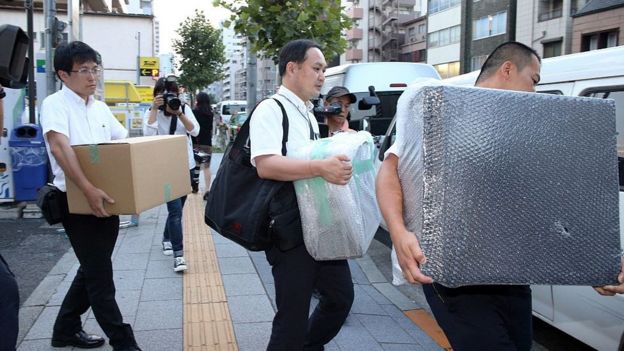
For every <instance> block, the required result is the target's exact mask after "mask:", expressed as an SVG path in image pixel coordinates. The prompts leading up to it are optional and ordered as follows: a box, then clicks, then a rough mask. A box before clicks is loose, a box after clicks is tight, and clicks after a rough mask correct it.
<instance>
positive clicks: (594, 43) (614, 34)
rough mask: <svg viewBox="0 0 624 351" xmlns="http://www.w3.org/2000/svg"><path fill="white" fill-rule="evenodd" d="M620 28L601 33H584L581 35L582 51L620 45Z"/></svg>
mask: <svg viewBox="0 0 624 351" xmlns="http://www.w3.org/2000/svg"><path fill="white" fill-rule="evenodd" d="M619 34H620V33H619V30H618V29H611V30H607V31H604V32H600V33H590V34H583V36H582V37H581V51H591V50H598V49H604V48H610V47H614V46H618V36H619Z"/></svg>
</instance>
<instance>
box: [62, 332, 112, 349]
mask: <svg viewBox="0 0 624 351" xmlns="http://www.w3.org/2000/svg"><path fill="white" fill-rule="evenodd" d="M102 345H104V338H103V337H101V336H97V335H90V334H87V333H86V332H85V331H84V330H81V331H79V332H77V333H76V334H74V335H73V336H71V337H69V338H68V337H54V336H53V337H52V346H53V347H65V346H73V347H77V348H79V349H92V348H95V347H100V346H102Z"/></svg>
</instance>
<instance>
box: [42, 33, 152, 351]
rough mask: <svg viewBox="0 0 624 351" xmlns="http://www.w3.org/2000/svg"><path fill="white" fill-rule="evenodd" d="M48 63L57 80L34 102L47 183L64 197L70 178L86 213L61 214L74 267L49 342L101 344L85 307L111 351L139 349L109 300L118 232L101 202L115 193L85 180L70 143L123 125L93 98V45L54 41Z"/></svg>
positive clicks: (114, 135) (104, 137) (114, 132)
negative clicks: (88, 326)
mask: <svg viewBox="0 0 624 351" xmlns="http://www.w3.org/2000/svg"><path fill="white" fill-rule="evenodd" d="M54 69H55V70H56V74H57V76H58V77H59V78H60V79H61V81H62V82H63V88H62V89H61V90H59V91H58V92H56V93H54V94H52V95H50V96H48V97H47V98H46V99H45V100H44V101H43V103H42V105H41V127H42V129H43V133H44V136H45V142H46V147H47V150H48V155H49V156H50V165H51V167H52V172H53V173H54V185H55V186H56V187H57V188H58V189H59V190H61V194H62V195H63V198H64V202H65V205H66V204H67V196H66V193H65V192H66V186H65V179H66V178H69V179H71V180H72V181H73V182H74V183H75V184H76V185H77V186H78V188H79V189H80V190H81V191H82V192H83V194H84V195H85V197H86V198H87V200H88V202H89V205H90V206H91V211H92V213H91V214H90V215H76V214H69V213H67V214H66V215H65V217H64V219H63V221H62V223H63V227H64V228H65V232H66V233H67V237H68V238H69V241H70V243H71V245H72V248H73V249H74V252H75V254H76V257H77V258H78V261H79V262H80V267H79V268H78V271H77V272H76V276H75V277H74V280H73V282H72V284H71V286H70V287H69V291H68V292H67V294H66V295H65V299H64V300H63V303H62V304H61V308H60V310H59V313H58V316H57V317H56V321H55V323H54V329H53V333H52V346H54V347H64V346H74V347H77V348H95V347H99V346H101V345H103V344H104V338H102V337H100V336H97V335H89V334H87V333H86V332H85V331H84V330H83V329H82V321H81V315H82V314H83V313H85V312H87V310H88V309H89V308H91V309H92V310H93V314H94V315H95V318H96V320H97V322H98V324H99V325H100V327H101V328H102V330H103V331H104V333H106V335H107V336H108V338H109V339H110V340H109V343H110V344H111V346H112V347H113V350H114V351H132V350H140V349H139V347H138V346H137V343H136V341H135V338H134V333H133V331H132V327H131V326H130V325H129V324H126V323H124V322H123V318H122V316H121V312H120V311H119V307H118V305H117V302H116V301H115V284H114V282H113V265H112V262H111V255H112V253H113V249H114V247H115V242H116V241H117V235H118V234H119V216H111V215H109V214H108V213H107V212H106V209H105V208H104V204H105V203H114V200H113V199H112V198H110V196H108V195H107V194H106V193H105V192H104V191H102V190H101V189H98V188H97V187H95V186H94V185H93V184H91V182H89V179H87V178H86V177H85V175H84V173H83V171H82V169H81V168H80V163H79V162H78V159H77V158H76V154H75V153H74V151H73V149H72V147H71V146H72V145H78V144H98V143H103V142H107V141H110V140H113V139H121V138H125V137H126V136H127V134H128V132H127V131H126V129H125V128H124V127H123V126H122V125H121V124H120V123H119V121H117V119H115V117H114V116H113V114H112V113H111V111H110V109H109V108H108V106H106V104H104V103H103V102H101V101H97V100H95V99H94V98H93V93H94V92H95V89H96V87H97V81H98V77H99V75H100V70H101V69H100V67H99V55H98V53H97V52H96V51H95V50H93V49H92V48H91V47H90V46H89V45H87V44H85V43H82V42H79V41H74V42H71V43H69V44H65V45H61V46H60V47H58V48H57V49H56V52H55V54H54Z"/></svg>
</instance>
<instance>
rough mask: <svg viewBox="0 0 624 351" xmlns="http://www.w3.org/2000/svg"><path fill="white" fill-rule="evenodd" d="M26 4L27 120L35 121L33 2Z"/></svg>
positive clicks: (29, 0)
mask: <svg viewBox="0 0 624 351" xmlns="http://www.w3.org/2000/svg"><path fill="white" fill-rule="evenodd" d="M25 6H26V18H27V22H28V38H30V39H31V40H29V43H28V58H29V59H30V62H29V64H28V122H29V123H33V124H34V123H35V122H36V119H35V106H36V104H35V93H36V92H35V68H34V65H35V48H34V45H35V44H34V40H32V38H33V3H32V0H26V1H25Z"/></svg>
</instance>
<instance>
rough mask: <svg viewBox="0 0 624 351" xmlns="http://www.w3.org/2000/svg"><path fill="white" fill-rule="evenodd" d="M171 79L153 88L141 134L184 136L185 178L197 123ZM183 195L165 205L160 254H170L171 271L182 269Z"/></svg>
mask: <svg viewBox="0 0 624 351" xmlns="http://www.w3.org/2000/svg"><path fill="white" fill-rule="evenodd" d="M178 94H179V89H178V84H177V82H176V79H175V77H167V78H160V79H158V81H157V82H156V85H155V86H154V101H153V103H152V106H151V107H150V109H149V110H147V111H146V112H145V117H144V123H143V135H186V137H187V154H188V155H187V157H188V162H189V176H190V177H192V173H191V172H192V171H193V168H195V158H194V157H193V145H192V143H191V138H190V137H189V135H190V136H194V137H196V136H197V135H199V124H198V123H197V120H196V119H195V115H193V111H192V109H191V108H190V106H187V105H186V104H183V103H182V101H180V99H179V97H178ZM185 201H186V196H183V197H181V198H178V199H175V200H171V201H169V202H167V210H168V211H169V214H168V215H167V222H166V223H165V230H164V233H163V240H162V247H163V254H164V255H167V256H169V255H173V270H174V271H176V272H183V271H185V270H186V268H187V266H186V261H185V260H184V251H183V242H182V238H183V236H182V208H183V207H184V202H185Z"/></svg>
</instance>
